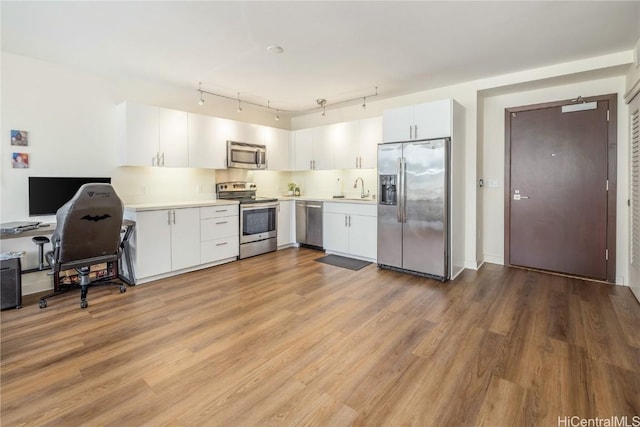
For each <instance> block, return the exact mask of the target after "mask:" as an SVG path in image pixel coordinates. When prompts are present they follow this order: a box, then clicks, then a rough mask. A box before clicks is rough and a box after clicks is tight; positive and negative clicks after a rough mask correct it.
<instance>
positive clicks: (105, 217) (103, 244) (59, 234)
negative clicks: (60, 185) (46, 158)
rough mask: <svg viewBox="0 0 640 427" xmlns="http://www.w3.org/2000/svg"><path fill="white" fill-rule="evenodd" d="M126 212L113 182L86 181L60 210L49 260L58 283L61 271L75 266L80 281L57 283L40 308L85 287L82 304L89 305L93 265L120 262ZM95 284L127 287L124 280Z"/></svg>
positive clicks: (42, 301)
mask: <svg viewBox="0 0 640 427" xmlns="http://www.w3.org/2000/svg"><path fill="white" fill-rule="evenodd" d="M122 215H123V205H122V201H121V200H120V198H119V197H118V195H117V194H116V192H115V190H114V189H113V187H112V186H111V185H110V184H98V183H94V184H84V185H83V186H82V187H80V188H79V189H78V191H77V192H76V194H75V196H73V198H71V200H69V201H68V202H67V203H65V204H64V205H63V206H62V207H61V208H60V209H58V212H57V213H56V230H55V231H54V233H53V236H51V244H52V246H53V251H51V252H48V253H47V255H46V258H47V262H48V263H49V266H50V267H51V269H52V270H53V274H54V282H55V280H56V278H58V277H59V276H58V274H59V273H60V272H61V271H65V270H71V269H75V270H76V271H77V272H78V275H79V283H78V284H75V285H60V286H54V287H55V288H56V289H55V290H54V292H53V293H52V294H49V295H46V296H44V297H42V298H40V308H45V307H46V306H47V298H50V297H53V296H55V295H59V294H62V293H65V292H68V291H70V290H72V289H77V288H78V287H79V288H80V289H81V294H80V307H81V308H86V307H87V306H88V303H87V292H88V288H89V284H90V283H91V278H90V275H89V273H90V269H91V266H92V265H96V264H103V263H115V264H117V261H118V259H119V258H120V256H121V252H122V247H121V242H120V232H121V228H122ZM55 283H57V282H55ZM94 284H112V285H119V286H120V292H125V291H126V290H127V288H126V287H125V286H124V285H123V284H122V283H116V282H103V281H101V282H94Z"/></svg>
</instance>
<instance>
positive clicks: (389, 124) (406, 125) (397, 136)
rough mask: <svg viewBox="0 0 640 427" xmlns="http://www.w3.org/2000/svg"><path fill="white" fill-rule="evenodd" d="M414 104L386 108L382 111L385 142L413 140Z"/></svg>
mask: <svg viewBox="0 0 640 427" xmlns="http://www.w3.org/2000/svg"><path fill="white" fill-rule="evenodd" d="M413 111H414V108H413V105H410V106H408V107H401V108H394V109H393V110H385V111H384V112H383V113H382V120H383V125H382V128H383V132H382V136H383V140H384V142H397V141H411V140H412V139H413V125H414V124H415V123H414V120H413Z"/></svg>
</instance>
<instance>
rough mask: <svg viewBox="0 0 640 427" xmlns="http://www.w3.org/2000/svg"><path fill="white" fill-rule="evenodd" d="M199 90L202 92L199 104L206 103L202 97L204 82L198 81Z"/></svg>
mask: <svg viewBox="0 0 640 427" xmlns="http://www.w3.org/2000/svg"><path fill="white" fill-rule="evenodd" d="M198 91H199V92H200V100H199V101H198V104H200V105H204V98H203V97H202V82H198Z"/></svg>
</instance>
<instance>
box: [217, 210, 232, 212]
mask: <svg viewBox="0 0 640 427" xmlns="http://www.w3.org/2000/svg"><path fill="white" fill-rule="evenodd" d="M228 211H229V209H220V210H219V211H216V212H228Z"/></svg>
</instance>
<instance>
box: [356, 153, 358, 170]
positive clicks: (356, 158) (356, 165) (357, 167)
mask: <svg viewBox="0 0 640 427" xmlns="http://www.w3.org/2000/svg"><path fill="white" fill-rule="evenodd" d="M357 168H358V156H356V169H357Z"/></svg>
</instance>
